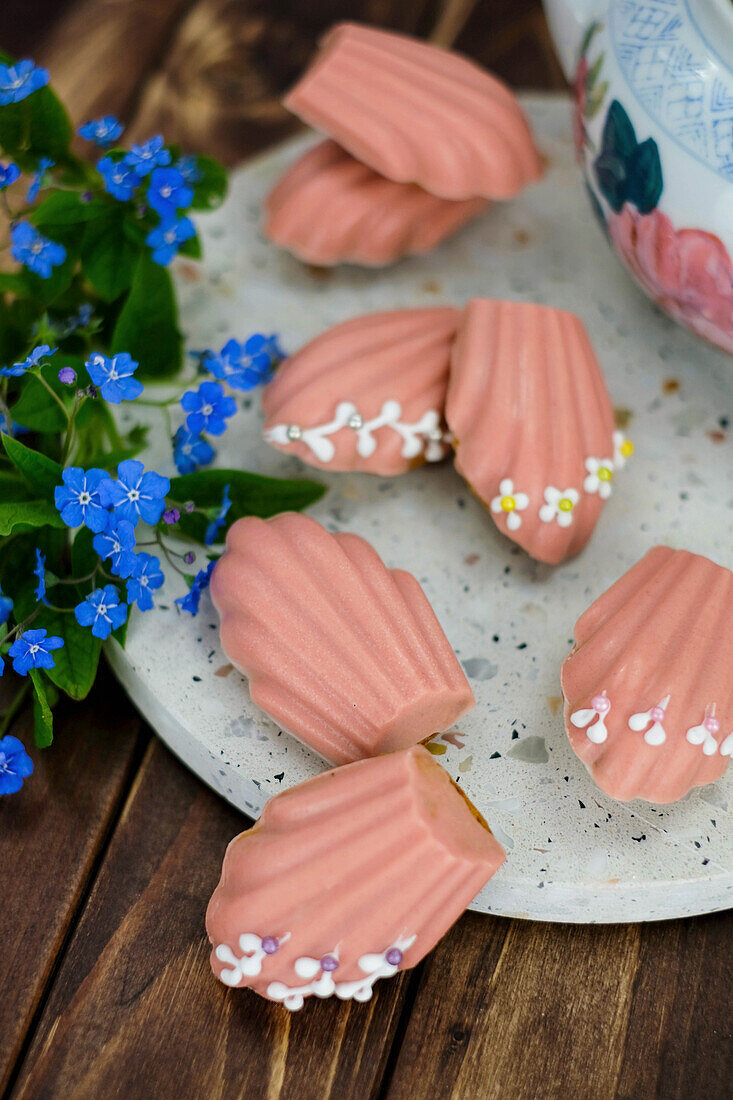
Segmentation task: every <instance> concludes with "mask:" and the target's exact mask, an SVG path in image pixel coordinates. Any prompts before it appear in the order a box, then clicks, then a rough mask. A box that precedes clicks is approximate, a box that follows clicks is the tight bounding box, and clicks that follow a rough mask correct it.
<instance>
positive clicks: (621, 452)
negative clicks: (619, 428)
mask: <svg viewBox="0 0 733 1100" xmlns="http://www.w3.org/2000/svg"><path fill="white" fill-rule="evenodd" d="M611 438H612V439H613V466H614V469H615V470H621V469H622V468H623V467H624V466H625V465H626V459H627V458H631V456H632V454H633V453H634V444H633V443H632V442H631V440H630V439H627V438H626V436H625V435H624V433H623V432H614V433H613V436H612V437H611Z"/></svg>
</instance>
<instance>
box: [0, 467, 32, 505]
mask: <svg viewBox="0 0 733 1100" xmlns="http://www.w3.org/2000/svg"><path fill="white" fill-rule="evenodd" d="M27 499H28V489H27V488H26V485H25V482H24V481H23V480H22V479H21V478H19V477H18V475H17V474H16V473H15V471H10V470H8V471H6V470H0V500H1V501H2V502H3V504H7V502H8V501H10V500H27Z"/></svg>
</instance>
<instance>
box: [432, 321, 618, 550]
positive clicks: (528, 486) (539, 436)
mask: <svg viewBox="0 0 733 1100" xmlns="http://www.w3.org/2000/svg"><path fill="white" fill-rule="evenodd" d="M446 420H447V421H448V426H449V428H450V431H451V433H452V435H453V437H454V446H455V447H456V458H455V463H456V469H457V470H458V472H459V473H461V474H462V475H463V477H465V479H466V481H467V482H468V483H469V485H470V486H471V488H472V489H473V491H474V492H475V493H476V495H477V496H478V497H480V499H481V500H482V501H483V502H484V504H485V505H486V506H487V508H488V509H489V510H490V512H491V515H492V518H493V519H494V521H495V522H496V524H497V526H498V528H499V530H500V531H502V532H503V533H504V534H506V535H508V536H509V538H511V539H513V540H514V541H515V542H517V543H518V544H519V545H520V546H522V547H523V548H524V549H525V550H526V551H527V553H528V554H531V556H532V557H533V558H536V559H537V560H538V561H544V562H550V563H557V562H560V561H562V560H563V559H564V558H567V557H569V556H570V555H572V554H577V553H578V551H579V550H582V548H583V547H584V546H585V544H586V543H587V541H588V539H589V538H590V536H591V534H592V532H593V528H594V527H595V525H596V523H597V521H598V517H599V516H600V513H601V508H602V507H603V503H604V501H605V499H607V497H608V496H609V495H610V491H611V488H612V485H613V484H614V474H615V472H616V470H617V468H618V467H619V465H621V464H622V462H623V457H622V455H621V453H619V454H618V455H617V453H616V452H617V450H619V441H618V439H617V438H616V435H617V433H615V432H614V419H613V408H612V406H611V401H610V398H609V396H608V391H607V390H606V385H605V382H604V380H603V376H602V374H601V370H600V367H599V365H598V362H597V360H596V357H595V355H594V354H593V349H592V348H591V345H590V341H589V340H588V336H587V334H586V332H585V329H584V328H583V325H582V324H581V322H580V321H579V320H578V318H577V317H575V316H574V315H573V314H572V313H565V312H563V311H561V310H557V309H551V308H550V307H549V306H540V305H534V304H531V303H526V302H495V301H490V300H489V299H475V300H474V301H472V302H469V304H468V305H467V307H466V309H465V310H464V313H463V315H462V317H461V322H460V325H459V328H458V335H457V338H456V341H455V344H454V346H453V353H452V358H451V372H450V383H449V386H448V396H447V399H446ZM625 446H626V444H621V447H622V448H623V447H625Z"/></svg>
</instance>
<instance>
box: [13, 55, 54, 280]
mask: <svg viewBox="0 0 733 1100" xmlns="http://www.w3.org/2000/svg"><path fill="white" fill-rule="evenodd" d="M0 68H2V66H0ZM10 240H11V241H12V248H11V250H10V252H11V255H12V257H13V259H14V260H17V261H18V263H19V264H24V265H25V266H26V267H27V268H28V270H29V271H32V272H33V274H34V275H38V276H39V277H40V278H41V279H50V277H51V272H52V271H53V269H54V267H58V266H59V264H62V263H63V262H64V260H65V259H66V249H65V248H64V246H63V245H62V244H59V242H58V241H51V240H49V239H48V238H47V237H43V236H41V234H40V233H39V232H38V230H37V229H34V227H33V226H32V225H31V223H30V222H26V221H20V222H16V224H15V225H14V226H13V228H12V229H11V230H10Z"/></svg>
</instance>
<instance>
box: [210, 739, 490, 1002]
mask: <svg viewBox="0 0 733 1100" xmlns="http://www.w3.org/2000/svg"><path fill="white" fill-rule="evenodd" d="M504 858H505V853H504V850H503V849H502V847H501V846H500V845H499V844H498V842H497V841H496V840H495V839H494V837H493V836H492V835H491V833H490V832H489V831H488V829H487V828H486V827H485V825H484V824H483V823H480V822H479V820H477V818H476V817H475V816H474V814H473V813H472V811H471V809H470V808H469V806H468V804H467V803H466V801H465V799H464V798H463V796H462V795H461V793H460V792H459V791H458V790H457V788H455V787H454V786H453V785H452V783H451V781H450V779H449V777H448V775H447V773H446V772H445V771H444V770H443V769H442V768H441V767H440V765H438V764H436V763H435V762H434V760H433V759H432V757H431V756H430V753H429V752H427V751H426V750H425V749H424V748H422V747H420V746H416V747H414V748H410V749H405V750H403V751H402V752H396V753H391V754H389V755H387V756H380V757H378V758H376V759H373V760H364V761H359V762H358V763H356V764H351V765H349V766H348V767H344V768H338V769H336V770H334V771H330V772H326V773H324V774H323V775H319V776H317V777H316V778H315V779H311V780H309V781H308V782H306V783H301V784H300V785H299V786H297V787H294V788H292V789H291V790H289V791H284V792H283V793H282V794H279V795H277V796H276V797H275V798H273V799H271V800H270V801H269V802H268V803H267V806H266V807H265V810H264V812H263V814H262V817H261V818H260V819H259V821H258V822H257V824H256V825H255V826H254V828H252V829H250V830H249V831H248V832H245V833H242V834H240V836H238V837H236V838H235V839H234V840H233V841H232V842H231V844H230V845H229V847H228V849H227V853H226V856H225V858H224V866H223V869H222V876H221V881H220V883H219V885H218V886H217V888H216V890H215V892H214V895H213V897H212V898H211V901H210V902H209V907H208V911H207V914H206V929H207V932H208V934H209V939H210V940H211V942H212V944H213V946H214V950H213V951H212V955H211V965H212V968H213V970H214V973H215V974H216V975H217V977H219V976H221V973H222V970H225V969H227V964H226V963H224V962H222V961H221V959H220V958H219V957H217V954H216V948H217V947H219V946H220V945H222V944H224V945H227V946H228V947H229V948H230V949H233V950H234V953H235V954H236V955H238V954H239V953H240V952H239V949H238V946H237V945H238V942H239V937H240V935H241V934H242V933H255V934H257V935H258V936H260V937H265V936H271V937H274V938H275V939H277V941H278V943H279V947H278V949H277V951H275V952H274V953H272V954H268V955H267V957H266V958H264V959H263V961H262V968H261V972H260V973H259V974H258V975H255V976H252V977H243V978H242V979H241V980H240V981H238V982H237V983H236V984H238V985H247V986H250V987H251V988H252V989H254V990H255V992H257V993H259V994H261V995H262V996H267V994H268V988H269V986H270V984H271V983H272V982H274V981H276V982H283V983H285V985H287V986H288V987H291V988H292V987H294V986H300V985H302V984H303V981H302V979H301V978H299V977H298V975H297V973H296V971H295V969H294V966H295V962H296V960H297V959H299V958H302V957H303V956H309V957H311V958H313V959H316V960H323V959H324V958H326V957H328V958H330V959H336V960H337V961H338V967H337V968H336V969H333V970H331V973H332V976H333V979H334V981H336V982H337V983H340V982H345V981H354V980H357V979H359V978H363V977H364V972H363V970H361V969H360V967H359V965H358V960H359V958H361V957H362V956H363V955H365V954H368V953H374V952H378V953H381V952H386V951H387V950H388V949H389V948H390V947H391V946H392V945H393V944H395V943H396V942H397V941H398V940H400V939H401V938H403V937H404V938H411V937H413V936H414V937H415V939H414V942H413V943H412V945H411V946H410V947H409V948H406V949H405V950H404V951H399V950H396V951H395V953H394V955H392V957H391V959H390V961H392V960H394V962H395V964H396V965H398V966H399V968H400V969H405V968H407V967H411V966H415V965H416V964H417V963H418V962H419V961H420V959H422V958H423V957H424V956H425V955H426V954H427V953H428V952H429V951H431V950H432V948H433V947H434V946H435V944H436V943H437V942H438V940H439V939H440V938H441V937H442V936H443V935H444V934H445V933H446V932H447V930H448V929H449V928H450V926H451V925H452V924H453V923H454V921H456V920H457V919H458V917H459V916H460V915H461V913H462V912H463V910H464V909H465V907H466V906H467V905H468V904H469V903H470V902H471V900H472V899H473V898H474V897H475V895H476V894H477V893H478V891H479V890H480V889H481V888H482V886H484V884H485V883H486V882H488V880H489V879H490V878H491V877H492V875H493V874H494V873H495V872H496V871H497V870H498V869H499V867H500V866H501V864H502V863H503V862H504ZM328 965H329V966H332V963H329V964H328ZM230 983H231V979H230ZM230 983H228V984H230Z"/></svg>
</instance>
